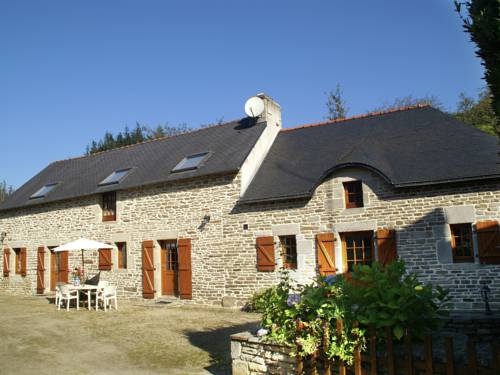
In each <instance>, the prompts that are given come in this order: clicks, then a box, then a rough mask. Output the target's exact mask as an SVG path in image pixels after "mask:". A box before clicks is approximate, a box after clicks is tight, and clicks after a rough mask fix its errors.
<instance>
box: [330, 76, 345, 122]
mask: <svg viewBox="0 0 500 375" xmlns="http://www.w3.org/2000/svg"><path fill="white" fill-rule="evenodd" d="M326 95H327V100H326V107H327V108H328V115H327V116H326V118H327V120H337V119H341V118H345V117H346V116H347V112H348V111H349V108H347V106H346V101H345V100H344V98H343V95H344V92H343V91H342V87H341V86H340V84H339V83H337V87H336V88H335V90H332V91H330V92H328V93H326Z"/></svg>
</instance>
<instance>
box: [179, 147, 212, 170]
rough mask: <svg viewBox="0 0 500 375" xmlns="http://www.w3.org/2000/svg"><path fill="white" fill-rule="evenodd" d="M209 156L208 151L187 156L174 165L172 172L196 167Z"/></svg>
mask: <svg viewBox="0 0 500 375" xmlns="http://www.w3.org/2000/svg"><path fill="white" fill-rule="evenodd" d="M207 157H208V152H203V153H200V154H194V155H190V156H186V157H185V158H184V159H182V160H181V161H180V162H179V164H177V165H176V166H175V167H174V169H172V172H181V171H188V170H191V169H196V168H198V167H200V166H201V164H202V162H204V161H205V160H206V159H207Z"/></svg>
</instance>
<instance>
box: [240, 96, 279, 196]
mask: <svg viewBox="0 0 500 375" xmlns="http://www.w3.org/2000/svg"><path fill="white" fill-rule="evenodd" d="M256 96H258V97H259V98H261V99H262V100H263V101H264V111H263V112H262V114H261V115H260V116H259V117H258V119H257V122H258V123H262V122H266V129H264V131H263V132H262V134H261V136H260V138H259V139H258V140H257V142H256V143H255V145H254V147H253V149H252V151H250V154H249V155H248V157H247V158H246V160H245V162H244V163H243V165H242V166H241V191H240V197H242V196H243V195H244V194H245V191H246V190H247V188H248V186H249V185H250V183H251V182H252V180H253V178H254V177H255V174H256V173H257V171H258V170H259V168H260V166H261V164H262V162H263V161H264V158H265V157H266V155H267V153H268V152H269V150H270V148H271V146H272V144H273V142H274V140H275V139H276V136H277V135H278V133H279V131H280V130H281V107H280V105H279V104H278V103H277V102H276V101H274V99H272V98H271V97H270V96H268V95H266V94H257V95H256Z"/></svg>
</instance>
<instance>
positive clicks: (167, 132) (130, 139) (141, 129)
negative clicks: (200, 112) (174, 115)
mask: <svg viewBox="0 0 500 375" xmlns="http://www.w3.org/2000/svg"><path fill="white" fill-rule="evenodd" d="M190 130H191V128H189V127H188V126H187V124H179V125H177V126H170V125H168V124H166V125H158V126H157V127H156V128H153V129H152V128H150V127H148V126H145V125H140V124H139V123H137V124H136V126H135V128H134V129H133V130H132V131H131V130H130V129H129V128H128V126H126V127H125V129H124V130H123V132H119V133H118V134H117V135H116V136H114V135H113V134H112V133H110V132H106V133H104V137H103V138H102V139H101V140H99V141H95V140H94V141H92V142H91V143H90V144H89V145H88V146H87V150H86V152H85V154H86V155H91V154H95V153H96V152H101V151H107V150H112V149H115V148H118V147H123V146H129V145H133V144H136V143H140V142H144V141H150V140H153V139H158V138H163V137H169V136H173V135H177V134H183V133H187V132H188V131H190Z"/></svg>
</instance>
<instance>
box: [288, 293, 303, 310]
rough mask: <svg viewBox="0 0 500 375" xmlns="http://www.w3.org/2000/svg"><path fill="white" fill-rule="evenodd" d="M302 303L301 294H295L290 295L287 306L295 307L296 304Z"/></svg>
mask: <svg viewBox="0 0 500 375" xmlns="http://www.w3.org/2000/svg"><path fill="white" fill-rule="evenodd" d="M298 303H300V294H298V293H293V294H290V295H288V299H287V300H286V304H287V305H288V306H290V307H291V306H294V305H296V304H298Z"/></svg>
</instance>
